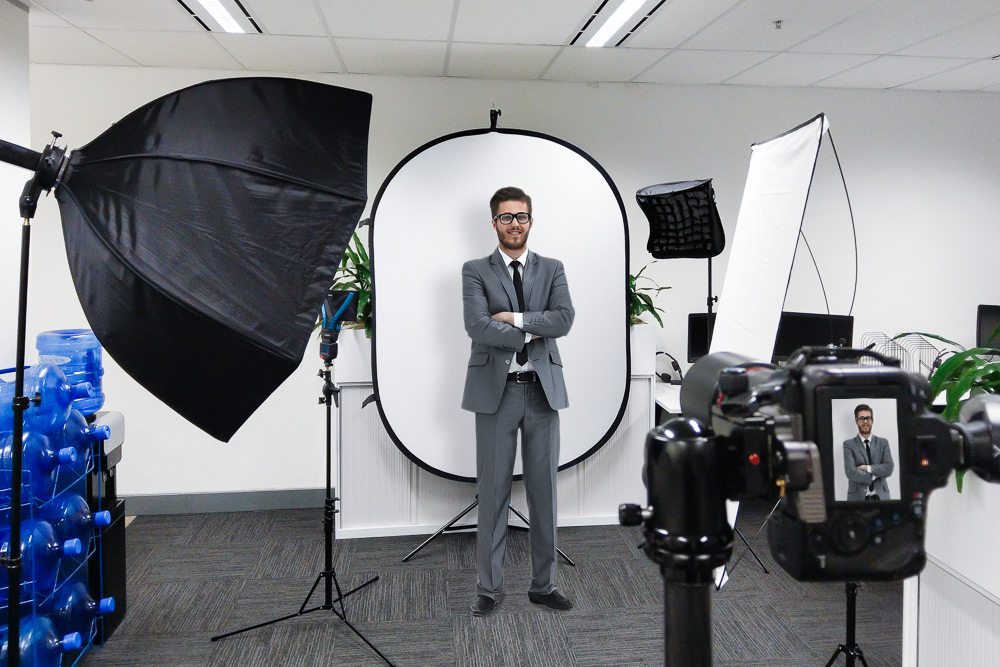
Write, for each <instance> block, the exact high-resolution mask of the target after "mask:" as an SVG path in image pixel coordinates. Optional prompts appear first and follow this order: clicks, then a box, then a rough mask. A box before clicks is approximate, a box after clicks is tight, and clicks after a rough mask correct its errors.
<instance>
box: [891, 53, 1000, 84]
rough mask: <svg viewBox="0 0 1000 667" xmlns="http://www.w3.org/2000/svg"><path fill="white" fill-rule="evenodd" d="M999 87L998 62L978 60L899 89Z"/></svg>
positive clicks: (999, 62) (999, 73)
mask: <svg viewBox="0 0 1000 667" xmlns="http://www.w3.org/2000/svg"><path fill="white" fill-rule="evenodd" d="M997 85H1000V60H978V61H976V62H973V63H970V64H968V65H965V66H963V67H959V68H958V69H953V70H951V71H948V72H942V73H941V74H935V75H934V76H929V77H927V78H926V79H921V80H920V81H914V82H913V83H908V84H906V85H905V86H900V88H905V89H908V90H979V89H986V90H990V89H992V88H994V87H995V86H997Z"/></svg>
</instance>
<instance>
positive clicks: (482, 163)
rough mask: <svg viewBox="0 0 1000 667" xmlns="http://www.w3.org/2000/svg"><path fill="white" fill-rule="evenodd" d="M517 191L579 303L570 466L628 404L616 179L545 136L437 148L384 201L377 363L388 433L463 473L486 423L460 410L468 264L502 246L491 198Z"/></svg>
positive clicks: (441, 468) (410, 166)
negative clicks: (504, 190)
mask: <svg viewBox="0 0 1000 667" xmlns="http://www.w3.org/2000/svg"><path fill="white" fill-rule="evenodd" d="M506 186H516V187H519V188H521V189H523V190H524V191H525V192H527V193H528V195H529V196H531V198H532V204H533V211H532V213H533V216H534V223H533V224H532V227H531V232H530V236H529V239H528V247H529V248H530V249H531V250H532V251H534V252H537V253H538V254H540V255H543V256H547V257H553V258H556V259H559V260H562V262H563V264H564V266H565V269H566V277H567V280H568V282H569V289H570V295H571V297H572V300H573V306H574V307H575V309H576V319H575V321H574V323H573V327H572V330H571V331H570V333H569V335H567V336H565V337H563V338H560V339H559V351H560V355H561V357H562V360H563V370H564V375H565V378H566V385H567V390H568V393H569V403H570V406H569V407H568V408H566V409H565V410H560V412H559V416H560V432H561V441H562V442H561V450H560V457H559V463H560V468H564V467H567V466H569V465H572V464H574V463H576V462H579V461H580V460H582V459H584V458H586V457H587V456H588V455H589V454H591V453H593V451H595V450H596V449H597V448H598V447H599V446H600V445H602V444H603V443H604V442H605V441H606V440H607V439H608V438H609V437H610V436H611V434H612V433H613V432H614V430H615V428H616V427H617V425H618V422H619V421H620V420H621V416H622V414H623V411H624V408H625V404H626V401H627V398H628V395H627V392H628V377H629V356H628V354H629V350H628V324H627V315H626V312H627V308H626V285H627V275H628V255H627V249H628V231H627V222H626V219H625V210H624V206H623V204H622V200H621V196H620V195H619V193H618V190H617V189H616V188H615V186H614V184H613V183H612V181H611V179H610V177H609V176H608V175H607V173H606V172H605V171H604V170H603V169H602V168H601V167H600V165H598V164H597V163H596V162H595V161H594V160H593V159H592V158H590V157H589V156H587V155H586V154H585V153H583V152H582V151H580V150H579V149H577V148H575V147H573V146H570V145H569V144H566V143H564V142H562V141H559V140H557V139H554V138H552V137H548V136H546V135H541V134H536V133H529V132H523V131H516V130H494V131H487V130H476V131H470V132H463V133H458V134H454V135H449V136H446V137H442V138H440V139H438V140H436V141H434V142H431V143H429V144H427V145H425V146H423V147H421V148H419V149H417V150H416V151H414V152H413V153H412V154H410V155H409V156H408V157H407V158H406V159H404V160H403V161H402V162H401V163H400V164H399V165H397V166H396V168H395V170H394V171H393V173H392V174H390V176H389V177H388V179H387V180H386V182H385V183H384V184H383V185H382V189H381V191H380V192H379V194H378V196H377V198H376V200H375V203H374V206H373V210H372V222H371V234H370V250H371V255H372V271H373V280H372V282H373V288H374V294H375V305H374V320H375V334H374V337H373V346H372V349H373V355H372V357H373V359H372V365H373V377H374V381H375V390H376V397H377V402H378V406H379V411H380V413H381V415H382V421H383V423H384V425H385V427H386V429H387V431H388V432H389V434H390V436H392V438H393V440H394V441H395V442H396V444H397V445H398V446H399V447H400V449H401V450H402V451H403V452H404V453H405V454H406V455H407V456H408V457H409V458H410V459H412V460H413V461H414V462H415V463H417V464H418V465H420V466H422V467H423V468H425V469H427V470H429V471H431V472H433V473H436V474H439V475H441V476H443V477H447V478H451V479H462V480H468V481H472V480H474V479H475V476H476V442H475V425H474V424H475V420H474V416H473V414H472V413H470V412H466V411H464V410H462V409H461V403H462V391H463V387H464V383H465V371H466V367H467V364H468V361H469V351H470V346H471V343H470V340H469V337H468V335H467V334H466V332H465V326H464V323H463V318H462V281H461V271H462V264H463V263H464V262H466V261H467V260H470V259H474V258H478V257H484V256H486V255H489V254H490V253H492V252H493V251H494V250H495V249H496V247H497V236H496V232H495V231H494V230H493V227H492V225H491V221H490V208H489V200H490V197H491V196H492V195H493V193H494V192H495V191H496V190H498V189H499V188H501V187H506ZM520 472H521V461H520V454H518V459H517V462H516V463H515V474H520Z"/></svg>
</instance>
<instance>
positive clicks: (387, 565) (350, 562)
mask: <svg viewBox="0 0 1000 667" xmlns="http://www.w3.org/2000/svg"><path fill="white" fill-rule="evenodd" d="M427 537H428V536H427V535H403V536H398V537H374V538H367V539H350V540H340V541H338V542H337V549H338V550H342V551H343V554H344V559H343V561H342V562H343V567H346V568H349V569H352V570H358V571H368V570H377V571H379V572H385V571H388V570H412V569H446V568H447V567H448V548H447V542H448V540H451V539H453V536H450V535H442V536H440V537H438V538H437V539H435V540H434V541H432V542H431V543H430V544H428V545H427V546H426V547H424V548H423V549H421V550H420V551H419V552H418V553H417V554H416V555H415V556H413V558H411V559H410V560H408V561H406V562H405V563H404V562H403V558H404V557H405V556H406V555H407V554H408V553H410V552H411V551H413V550H414V549H416V548H417V547H418V546H419V545H420V543H421V542H423V541H424V540H426V539H427Z"/></svg>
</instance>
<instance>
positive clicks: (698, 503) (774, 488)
mask: <svg viewBox="0 0 1000 667" xmlns="http://www.w3.org/2000/svg"><path fill="white" fill-rule="evenodd" d="M862 362H864V363H862ZM929 398H930V386H929V383H928V381H927V380H926V379H924V378H923V377H921V376H919V375H916V374H912V373H909V372H906V371H904V370H902V369H901V368H899V362H898V361H897V360H895V359H891V358H888V357H884V356H882V355H879V354H877V353H874V352H871V351H866V350H853V349H845V348H802V349H800V350H798V351H797V352H796V353H794V354H793V356H792V357H791V358H790V360H789V362H788V364H787V365H786V366H784V367H781V368H778V367H775V366H773V365H771V364H766V363H761V362H757V361H754V360H752V359H749V358H747V357H743V356H740V355H736V354H732V353H718V354H712V355H708V356H706V357H703V358H702V359H701V360H699V361H698V362H697V363H696V364H695V365H694V366H693V367H692V368H691V370H690V371H689V372H688V375H687V377H686V378H685V380H684V383H683V385H682V387H681V409H682V413H683V416H682V417H680V418H676V419H673V420H671V421H669V422H667V423H666V424H663V425H661V426H659V427H657V428H655V429H653V430H652V431H650V433H649V434H648V436H647V439H646V464H645V467H644V470H643V479H644V481H645V484H646V487H647V491H648V501H649V506H648V507H646V508H641V507H638V506H634V505H623V506H622V507H621V508H620V515H621V517H620V518H621V520H622V523H624V524H626V525H629V524H632V525H636V524H639V523H642V524H643V525H644V535H645V538H646V539H645V542H644V544H643V545H642V548H643V549H644V551H645V552H646V554H647V555H648V556H649V557H650V558H651V559H652V560H654V561H655V562H657V563H659V564H660V567H661V571H662V572H663V575H664V578H665V579H669V580H670V581H673V582H679V583H684V584H700V583H705V582H707V581H710V580H711V579H710V577H711V572H712V570H713V569H714V568H716V567H719V566H721V565H723V564H725V562H726V561H727V560H728V559H729V556H730V555H731V553H732V536H733V532H732V529H731V527H730V526H729V523H728V521H727V519H726V515H725V500H727V499H729V500H748V499H751V498H766V499H769V500H770V501H771V502H775V501H777V500H778V499H779V498H780V499H781V502H780V503H778V507H777V509H776V511H775V513H774V514H773V515H772V517H771V519H770V520H769V521H768V525H767V527H768V542H769V545H770V548H771V552H772V555H773V556H774V558H775V560H776V561H777V562H778V563H779V564H780V565H781V567H782V568H783V569H784V570H786V571H787V572H788V573H789V574H791V575H792V576H793V577H795V578H796V579H800V580H807V581H809V580H811V581H827V580H837V581H860V580H891V579H901V578H905V577H909V576H912V575H914V574H917V573H919V572H920V571H921V570H922V569H923V566H924V563H925V561H926V554H925V551H924V526H925V515H926V511H927V498H928V495H929V494H930V492H931V491H932V490H934V489H936V488H938V487H941V486H944V485H945V484H946V483H947V480H948V476H949V475H950V473H951V472H952V471H953V470H956V469H960V470H961V469H971V470H973V471H975V472H976V473H977V474H978V475H979V476H980V477H982V478H983V479H985V480H987V481H996V480H997V479H998V478H1000V448H998V447H997V445H998V443H1000V397H996V396H985V395H984V396H977V397H975V398H973V399H972V400H970V401H969V402H968V403H967V404H966V405H965V407H964V409H963V411H962V416H961V418H960V421H959V422H958V423H954V424H950V423H948V422H946V421H945V420H943V419H942V418H941V417H940V416H938V415H936V414H934V413H932V412H930V411H929V410H928V409H927V407H926V406H927V405H928V403H929ZM858 408H862V410H861V414H862V415H864V416H863V417H862V418H861V419H860V420H856V419H855V417H856V414H857V410H858ZM869 416H870V417H872V418H873V419H865V417H869ZM865 422H867V423H866V424H865ZM859 423H861V424H862V425H864V426H867V427H868V430H869V432H870V434H872V435H874V436H878V438H879V439H880V440H881V442H880V443H879V444H878V446H879V447H880V448H882V449H885V448H887V449H888V450H889V451H888V454H889V455H890V456H889V457H886V458H881V457H880V458H881V460H884V461H888V465H885V464H883V465H881V466H869V468H868V471H866V472H864V474H858V473H855V474H853V475H849V474H848V473H850V472H852V468H855V469H859V470H860V468H858V466H857V464H858V462H859V460H860V461H861V462H862V463H864V462H867V463H869V464H871V463H874V461H873V460H871V459H872V458H873V455H872V454H871V453H870V452H869V453H867V454H866V455H862V456H861V458H860V459H859V458H858V454H857V453H858V451H859V450H857V449H856V448H855V447H854V446H853V445H852V441H854V439H855V436H859V426H858V424H859ZM871 439H872V440H873V441H874V440H875V438H871ZM858 442H860V440H858ZM880 453H884V452H880ZM865 456H867V457H869V458H867V459H866V458H865ZM852 477H853V480H852V479H851V478H852ZM859 480H860V481H859ZM869 480H870V482H871V483H870V484H868V483H867V482H869ZM852 481H853V484H852ZM876 482H878V486H879V490H880V491H881V493H878V494H873V493H871V489H872V488H874V487H875V486H876ZM866 486H867V487H868V488H867V489H866V488H865V487H866ZM852 487H853V488H852ZM866 498H868V499H866ZM873 498H877V502H870V500H871V499H873Z"/></svg>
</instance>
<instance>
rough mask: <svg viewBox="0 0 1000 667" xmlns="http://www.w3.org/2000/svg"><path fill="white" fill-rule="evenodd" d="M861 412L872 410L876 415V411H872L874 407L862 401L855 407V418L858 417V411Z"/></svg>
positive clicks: (873, 414)
mask: <svg viewBox="0 0 1000 667" xmlns="http://www.w3.org/2000/svg"><path fill="white" fill-rule="evenodd" d="M859 412H870V413H871V414H872V416H873V417H874V416H875V413H874V412H872V409H871V408H870V407H869V406H868V405H867V404H865V403H862V404H861V405H859V406H858V407H856V408H854V418H855V419H857V418H858V413H859Z"/></svg>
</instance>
